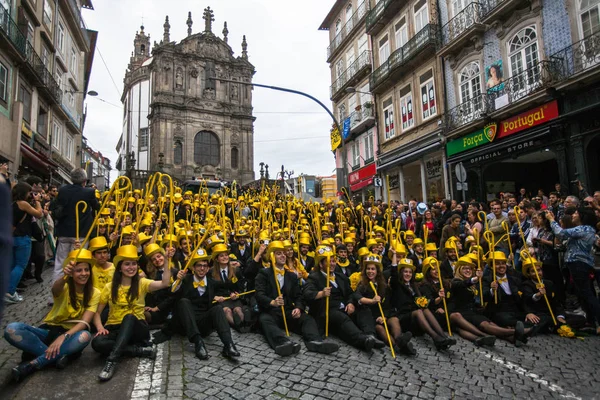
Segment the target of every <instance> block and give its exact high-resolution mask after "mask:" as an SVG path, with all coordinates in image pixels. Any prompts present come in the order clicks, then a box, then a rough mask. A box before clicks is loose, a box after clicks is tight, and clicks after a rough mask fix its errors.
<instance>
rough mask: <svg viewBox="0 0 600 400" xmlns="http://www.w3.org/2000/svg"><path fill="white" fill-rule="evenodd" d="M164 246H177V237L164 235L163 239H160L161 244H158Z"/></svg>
mask: <svg viewBox="0 0 600 400" xmlns="http://www.w3.org/2000/svg"><path fill="white" fill-rule="evenodd" d="M165 244H170V245H172V246H173V245H175V244H177V236H175V235H164V236H163V238H162V240H161V242H160V245H161V246H164V245H165Z"/></svg>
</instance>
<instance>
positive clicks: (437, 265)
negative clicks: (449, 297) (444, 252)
mask: <svg viewBox="0 0 600 400" xmlns="http://www.w3.org/2000/svg"><path fill="white" fill-rule="evenodd" d="M431 265H432V266H433V267H434V268H435V269H436V270H437V272H438V279H439V280H440V290H445V289H444V283H443V280H442V272H441V271H440V263H439V262H438V260H436V259H435V258H434V259H433V260H431ZM444 294H445V292H444ZM442 303H443V305H444V314H446V324H448V335H450V336H452V329H450V317H449V316H448V306H447V305H446V296H444V297H442Z"/></svg>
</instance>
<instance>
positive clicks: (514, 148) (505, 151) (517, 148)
mask: <svg viewBox="0 0 600 400" xmlns="http://www.w3.org/2000/svg"><path fill="white" fill-rule="evenodd" d="M535 145H536V143H535V141H534V140H526V141H524V142H521V143H517V144H514V145H511V146H506V147H504V148H502V149H498V150H495V151H490V152H489V153H486V154H482V155H480V156H477V157H472V158H471V159H470V160H469V163H470V164H477V163H480V162H482V161H489V160H492V159H494V158H497V157H501V156H504V155H509V154H516V153H519V152H521V151H523V150H527V149H529V148H532V147H534V146H535Z"/></svg>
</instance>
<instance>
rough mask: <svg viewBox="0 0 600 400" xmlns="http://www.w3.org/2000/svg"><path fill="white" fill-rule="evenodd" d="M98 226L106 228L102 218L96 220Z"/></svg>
mask: <svg viewBox="0 0 600 400" xmlns="http://www.w3.org/2000/svg"><path fill="white" fill-rule="evenodd" d="M98 226H106V220H105V219H104V218H98Z"/></svg>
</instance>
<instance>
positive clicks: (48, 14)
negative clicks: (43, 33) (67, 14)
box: [43, 0, 54, 31]
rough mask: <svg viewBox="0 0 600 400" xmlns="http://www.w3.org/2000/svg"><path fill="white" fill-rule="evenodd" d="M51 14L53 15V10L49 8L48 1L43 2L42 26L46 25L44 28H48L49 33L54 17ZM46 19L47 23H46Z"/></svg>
mask: <svg viewBox="0 0 600 400" xmlns="http://www.w3.org/2000/svg"><path fill="white" fill-rule="evenodd" d="M53 13H54V10H53V9H52V7H51V6H50V1H49V0H44V11H43V21H44V24H46V26H47V27H48V28H50V31H52V18H53V16H54V14H53ZM47 19H48V20H49V21H46V20H47Z"/></svg>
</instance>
